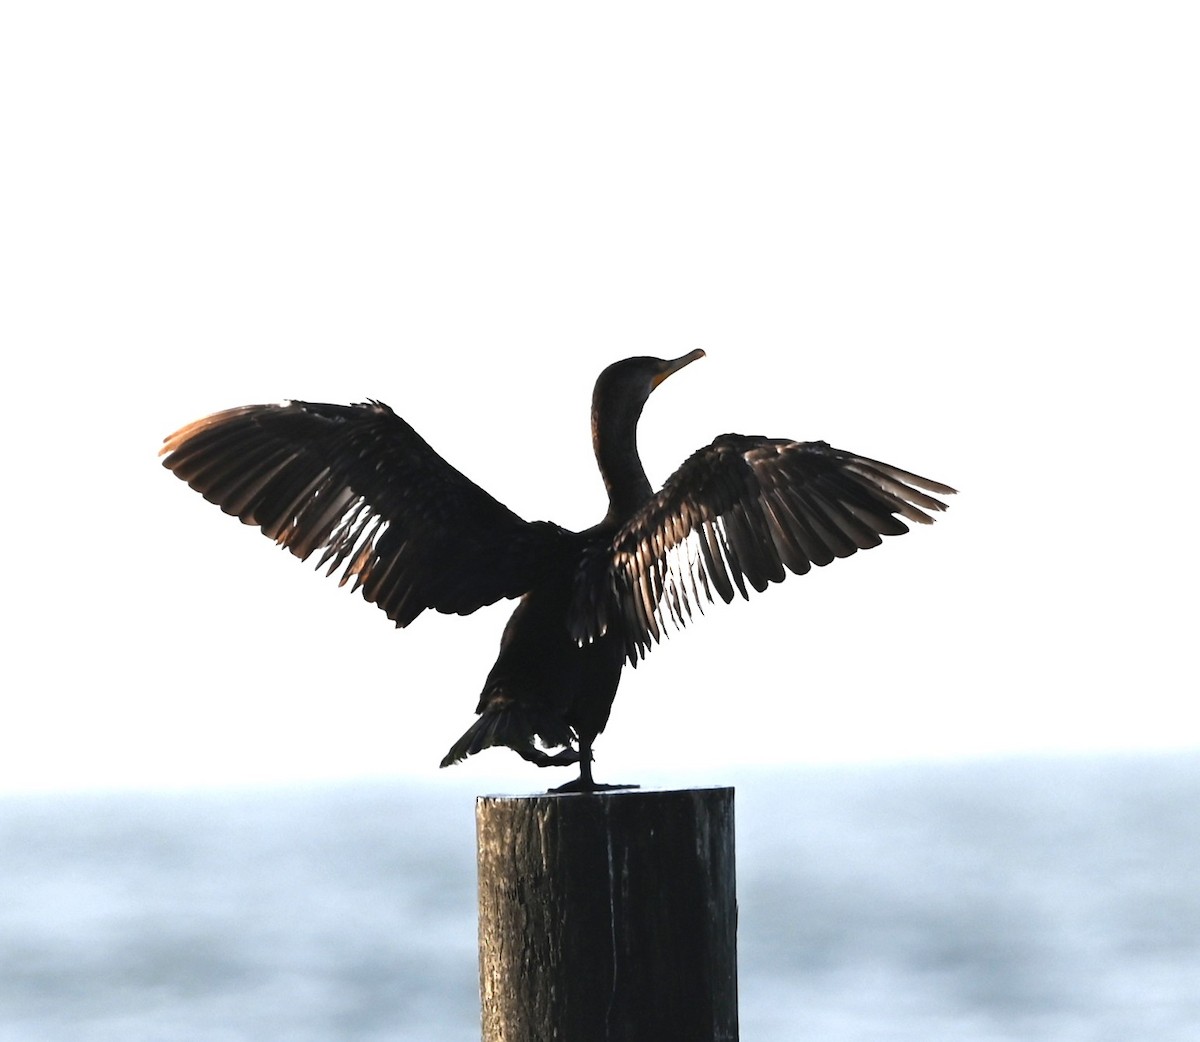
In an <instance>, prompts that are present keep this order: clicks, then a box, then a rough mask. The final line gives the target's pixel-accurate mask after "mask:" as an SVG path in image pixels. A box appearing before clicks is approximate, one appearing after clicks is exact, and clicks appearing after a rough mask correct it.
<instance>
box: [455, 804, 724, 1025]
mask: <svg viewBox="0 0 1200 1042" xmlns="http://www.w3.org/2000/svg"><path fill="white" fill-rule="evenodd" d="M475 818H476V826H477V836H478V842H479V979H480V994H481V997H482V1004H483V1039H484V1042H551V1040H554V1039H558V1040H562V1042H736V1039H737V1037H738V1028H737V941H736V933H737V899H736V894H735V885H734V843H733V789H686V790H681V791H667V792H653V791H649V792H642V791H640V790H620V791H616V792H604V793H592V794H586V795H578V794H572V795H561V796H560V795H545V796H481V797H480V798H479V800H478V802H477V804H476V811H475Z"/></svg>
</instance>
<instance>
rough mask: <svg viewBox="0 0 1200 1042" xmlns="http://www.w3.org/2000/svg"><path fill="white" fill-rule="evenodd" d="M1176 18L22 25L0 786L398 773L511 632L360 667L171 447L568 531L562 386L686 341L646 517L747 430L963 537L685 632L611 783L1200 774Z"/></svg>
mask: <svg viewBox="0 0 1200 1042" xmlns="http://www.w3.org/2000/svg"><path fill="white" fill-rule="evenodd" d="M1195 12H1196V9H1195V7H1194V6H1193V5H1189V4H1178V5H1172V4H1095V3H1089V4H1064V3H1054V2H1045V0H1041V2H1038V3H1027V4H1022V3H1015V4H1014V3H1010V4H1001V5H995V4H993V5H979V4H962V3H953V2H947V3H906V4H895V3H861V4H805V3H789V4H778V5H770V4H739V5H720V6H715V5H705V4H687V5H682V4H681V5H671V4H657V3H653V2H649V3H646V2H642V3H637V4H606V5H601V6H596V5H586V6H585V5H575V4H562V3H541V4H525V3H511V4H491V3H489V4H461V3H452V2H451V3H436V4H407V5H397V4H342V5H312V4H295V3H289V4H272V3H253V2H249V3H247V2H238V3H230V4H226V3H217V4H213V3H209V4H201V5H183V4H160V3H114V4H54V3H47V4H24V5H9V6H8V7H7V8H6V10H5V14H4V15H3V19H2V20H3V25H2V26H0V81H2V82H0V88H2V90H0V96H2V97H3V99H4V101H3V105H4V111H3V117H2V119H3V125H2V130H3V140H4V142H5V153H6V158H5V160H4V163H3V173H2V174H0V177H2V178H3V179H4V182H5V188H4V191H3V193H2V194H0V199H2V202H0V207H2V226H3V230H2V233H0V241H2V245H0V251H2V260H0V263H2V265H3V271H2V272H0V274H2V276H3V286H4V298H5V302H4V305H3V308H2V309H0V312H2V313H0V323H2V324H3V330H2V331H0V332H2V340H3V343H4V344H5V345H6V347H7V349H8V353H7V357H8V361H7V362H6V371H7V373H8V379H7V381H6V385H5V386H6V395H5V397H6V402H5V409H4V413H3V424H4V431H3V436H4V442H5V444H6V446H7V452H6V458H5V467H4V470H5V478H6V480H5V482H4V492H3V495H4V510H3V512H2V518H3V520H2V521H0V524H3V526H4V536H5V542H6V545H7V548H8V561H7V565H6V583H7V597H6V601H7V606H8V612H9V618H8V621H7V622H6V624H5V646H6V651H5V655H4V662H5V673H6V677H5V680H4V694H3V696H2V698H3V725H2V727H0V790H5V791H12V790H27V789H67V788H79V787H95V786H101V787H110V786H135V787H165V786H189V785H213V784H229V783H237V784H243V783H248V782H249V783H253V782H259V781H262V782H276V781H287V780H295V779H315V778H339V777H356V776H363V775H372V776H380V775H395V774H401V773H403V774H413V775H419V776H422V777H429V778H433V777H434V776H436V774H437V766H436V765H437V763H438V760H439V759H440V758H441V756H442V754H443V753H444V751H445V749H446V748H447V747H448V746H449V744H450V743H451V742H452V741H453V740H454V738H456V737H457V736H458V735H459V734H460V733H461V731H462V730H463V729H464V728H465V727H466V726H467V724H469V723H470V721H471V720H472V719H473V716H472V710H473V708H474V703H475V699H476V696H477V693H478V691H479V688H480V686H481V684H482V681H483V678H484V676H485V674H486V672H487V670H488V667H489V666H490V664H491V662H492V659H493V657H494V655H495V651H496V646H497V643H498V641H499V637H500V631H501V628H502V627H503V624H504V621H505V618H506V617H507V612H508V610H509V609H508V606H506V605H500V606H496V607H494V608H492V609H488V610H485V611H482V612H480V613H477V614H476V615H475V616H472V617H470V618H467V619H459V618H453V617H451V618H446V617H442V616H436V615H426V616H423V617H422V618H421V619H420V620H419V621H418V622H417V623H416V624H415V625H414V626H413V627H412V628H410V629H408V630H405V631H396V630H394V629H393V628H392V627H391V625H390V623H388V621H387V619H386V618H385V617H384V616H383V614H382V613H381V612H379V611H378V610H377V609H374V608H372V607H370V606H368V605H366V604H364V603H363V602H361V601H359V600H358V599H357V598H355V597H352V596H351V595H349V594H348V593H346V592H345V591H339V590H338V589H337V588H336V586H335V585H334V583H333V582H332V581H331V580H329V581H327V580H323V579H320V578H318V577H317V576H315V575H313V574H312V573H311V570H310V569H309V568H307V567H305V566H302V565H300V564H299V563H297V562H296V561H295V560H294V559H292V558H291V557H290V555H287V554H285V553H283V552H281V551H278V550H276V549H274V548H273V547H272V546H271V544H270V543H268V542H267V541H266V540H265V539H263V538H262V537H261V536H260V535H258V534H257V533H256V532H254V531H253V530H251V529H248V528H243V527H242V526H241V525H238V524H237V523H236V522H234V521H233V520H232V519H230V518H226V517H224V516H222V515H221V514H220V513H219V512H218V511H217V510H216V509H215V508H213V507H211V506H209V505H207V504H206V503H204V502H203V501H202V500H201V499H200V497H198V496H196V495H195V494H194V493H192V492H190V491H189V490H188V489H187V488H186V487H185V486H184V485H183V484H182V483H180V482H178V481H176V480H175V479H174V478H172V477H171V476H170V475H169V474H168V473H167V472H166V471H164V470H162V469H161V468H160V467H159V465H158V461H157V459H156V457H155V453H156V451H157V449H158V446H159V443H160V440H161V438H162V437H163V436H164V435H165V434H167V433H168V432H170V431H172V430H173V429H175V428H176V427H178V426H180V425H182V424H184V423H186V422H188V421H190V420H193V419H195V418H197V417H199V416H201V415H203V414H205V413H208V412H211V411H214V410H216V409H219V408H223V407H226V406H231V405H238V404H244V403H247V402H258V401H272V400H278V399H281V398H284V397H297V398H309V399H316V400H326V401H356V400H361V399H364V398H367V397H377V398H381V399H383V400H385V401H387V402H389V403H390V404H391V405H392V406H393V407H394V408H396V410H397V411H398V412H400V413H401V414H402V415H403V416H405V417H406V418H407V419H408V420H409V421H410V422H412V423H413V425H414V426H415V427H416V428H417V429H418V430H419V431H421V432H422V433H423V434H424V435H425V436H426V437H427V438H428V439H429V440H430V442H431V443H432V444H433V445H434V447H435V448H437V449H438V450H439V451H441V452H442V453H443V455H445V456H446V457H447V459H449V460H450V461H451V462H452V463H454V464H455V465H457V466H458V467H459V468H460V469H462V470H463V471H465V472H466V473H467V474H468V476H470V477H472V478H473V479H474V480H476V481H478V482H479V483H480V484H482V485H483V486H484V487H485V488H487V489H488V490H489V491H491V492H492V493H493V494H495V495H496V496H498V498H500V499H501V500H502V501H504V502H506V503H507V504H508V505H509V506H511V507H512V508H513V509H515V510H517V511H518V512H519V513H520V514H522V515H523V516H525V517H528V518H531V519H533V518H549V519H552V520H555V521H558V522H560V523H562V524H565V525H568V526H571V527H583V526H586V525H588V524H590V523H592V522H594V521H595V520H596V519H597V518H598V517H599V515H600V513H601V512H602V510H603V502H604V501H603V490H602V487H601V485H600V482H599V479H598V477H597V474H596V472H595V468H594V464H593V462H592V459H591V455H590V452H591V450H590V445H589V440H588V415H587V410H588V402H589V399H590V394H591V385H592V382H593V380H594V378H595V376H596V374H597V372H598V371H599V370H600V369H601V368H602V367H603V366H604V365H606V364H607V363H609V362H611V361H614V360H615V359H617V358H621V357H625V356H628V355H633V354H658V355H664V356H675V355H679V354H682V353H684V352H685V351H689V350H691V349H692V348H695V347H703V348H704V349H705V350H706V351H707V352H708V358H707V359H706V360H705V361H703V362H701V363H699V364H697V365H694V366H692V367H690V368H688V369H687V370H686V371H684V372H683V373H681V374H680V375H679V376H677V377H675V378H674V379H672V380H671V381H669V382H668V383H667V384H665V385H664V386H663V387H662V389H660V390H659V391H658V392H657V393H656V394H655V396H654V397H653V398H652V400H651V402H650V405H649V406H648V408H647V411H646V414H645V416H644V420H643V424H642V435H641V443H642V450H643V455H644V457H645V459H646V462H647V469H648V470H649V472H650V474H651V478H652V479H653V480H662V479H663V478H665V477H666V476H667V474H668V473H669V472H670V471H671V470H672V469H673V468H674V467H675V466H676V465H677V464H678V463H679V462H680V461H682V459H683V458H684V457H685V456H686V455H687V454H688V453H689V452H690V451H691V450H693V449H695V448H697V447H699V446H700V445H702V444H704V443H706V442H707V441H709V440H710V439H711V438H712V437H713V436H715V435H717V434H719V433H722V432H724V431H727V430H734V431H740V432H743V433H761V434H768V435H773V436H789V437H795V438H804V439H808V438H824V439H827V440H829V441H831V442H833V443H834V444H836V445H838V446H840V447H843V448H846V449H851V450H854V451H858V452H861V453H863V454H865V455H871V456H876V457H879V458H882V459H885V460H888V461H890V462H894V463H896V464H898V465H900V466H903V467H907V468H910V469H913V470H916V471H918V472H921V473H925V474H928V475H929V476H931V477H933V478H936V479H939V480H942V481H946V482H949V483H950V484H953V485H956V486H957V487H959V488H960V489H961V492H962V494H961V495H960V496H959V497H957V499H956V500H955V501H954V502H953V505H952V509H951V510H950V512H949V513H948V514H947V515H945V517H944V518H943V519H942V520H941V521H940V522H939V524H937V525H936V526H934V527H933V528H932V529H928V530H926V529H922V530H920V531H918V532H916V533H914V534H913V535H911V536H906V537H904V538H903V539H900V540H894V541H890V542H888V543H887V544H886V545H885V546H884V547H882V548H880V549H878V550H873V551H871V552H869V553H867V554H862V555H859V556H858V557H856V558H854V559H852V560H849V561H844V562H837V563H835V564H834V565H833V566H831V567H830V568H828V569H827V570H825V571H823V572H821V573H819V574H816V575H811V576H808V577H805V578H792V579H790V580H789V581H788V582H787V583H785V584H784V585H783V586H781V587H773V588H772V589H771V590H770V591H769V592H768V593H766V594H765V595H763V596H760V597H758V598H757V599H756V600H755V601H754V602H752V603H749V604H746V603H737V604H735V605H734V606H732V607H730V608H725V609H721V610H717V611H714V612H713V613H711V614H710V615H709V617H707V618H706V619H704V620H703V621H702V622H701V623H700V624H698V625H696V626H695V627H694V628H693V629H691V630H689V631H688V632H686V633H684V634H682V635H679V636H676V637H673V638H672V639H671V641H670V642H669V644H668V645H667V646H666V647H664V648H661V649H659V650H657V651H656V652H655V653H654V654H653V655H652V656H651V658H650V659H649V660H648V661H647V662H646V663H645V664H644V665H643V667H641V668H639V669H638V670H637V671H636V672H629V673H627V675H626V678H625V681H624V684H623V686H622V689H621V692H620V694H619V695H618V698H617V703H616V708H615V711H614V714H613V719H612V722H611V724H610V727H609V731H608V733H607V734H606V735H605V736H603V737H602V739H601V741H600V744H599V746H598V756H599V760H598V764H597V773H598V775H599V776H600V777H602V778H608V779H615V780H637V779H638V778H639V777H642V778H644V776H645V775H647V774H648V773H649V772H650V768H651V767H655V768H659V769H660V771H659V773H660V774H662V773H663V772H665V776H666V777H669V778H671V779H673V780H675V781H677V782H680V783H690V782H723V781H726V780H728V778H729V777H730V775H729V770H730V769H736V768H737V765H741V764H751V763H762V762H767V763H779V764H783V763H786V764H797V765H799V764H807V763H813V762H827V761H860V760H878V759H905V758H924V757H973V756H981V755H996V754H1007V753H1014V752H1039V751H1062V750H1070V751H1076V750H1077V751H1090V750H1116V749H1131V750H1132V749H1167V748H1181V747H1188V748H1196V747H1198V746H1200V714H1197V712H1196V708H1195V707H1196V703H1197V698H1196V696H1197V694H1198V693H1200V692H1198V685H1197V677H1196V667H1195V653H1194V647H1195V630H1196V620H1195V614H1196V609H1195V590H1196V587H1197V581H1198V580H1200V574H1198V572H1200V569H1198V568H1197V552H1196V537H1195V534H1194V532H1193V530H1192V526H1193V524H1194V521H1195V518H1196V516H1197V510H1196V508H1197V502H1196V499H1197V496H1196V481H1195V460H1194V459H1193V452H1194V449H1195V447H1196V426H1197V424H1196V393H1195V388H1196V376H1195V372H1194V369H1193V365H1194V357H1195V353H1196V347H1197V340H1198V333H1200V328H1198V327H1200V322H1198V311H1197V287H1198V286H1200V260H1198V255H1197V243H1198V242H1200V191H1198V190H1197V186H1198V185H1200V146H1198V140H1200V139H1198V137H1197V126H1200V113H1198V112H1197V108H1198V107H1200V105H1198V103H1200V74H1198V71H1197V70H1198V66H1197V62H1196V53H1197V39H1198V37H1197V31H1196V30H1197V17H1198V16H1197V14H1196V13H1195ZM455 770H456V772H460V774H462V773H467V774H470V775H473V776H474V777H476V778H477V779H478V780H479V787H480V789H481V790H487V789H494V788H496V787H497V785H503V784H508V783H510V782H511V784H512V786H515V787H524V788H529V789H533V788H538V787H541V786H543V785H545V784H550V783H557V782H559V781H562V780H566V778H567V777H568V776H569V773H568V772H562V771H558V772H545V773H539V772H537V771H535V770H534V769H533V768H531V767H529V766H527V765H525V764H523V763H521V762H520V761H519V760H517V759H516V757H515V756H511V755H510V754H507V753H503V752H492V753H487V754H484V755H483V756H481V757H477V758H475V759H474V760H472V761H471V762H470V763H469V764H468V765H466V766H463V767H458V768H455Z"/></svg>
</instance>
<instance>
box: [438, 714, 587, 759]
mask: <svg viewBox="0 0 1200 1042" xmlns="http://www.w3.org/2000/svg"><path fill="white" fill-rule="evenodd" d="M535 737H537V738H540V739H541V740H542V742H543V743H545V744H546V745H548V746H551V747H557V746H563V747H565V748H563V749H562V751H561V752H557V753H554V754H550V753H547V752H544V751H543V750H541V749H539V748H538V747H537V746H536V745H535V744H534V738H535ZM571 738H572V735H571V729H570V728H569V727H567V725H566V724H563V723H558V722H556V723H547V722H546V721H545V720H535V719H534V718H533V717H532V716H531V715H530V713H529V712H528V711H527V710H525V709H524V708H522V707H521V706H518V705H516V704H515V703H513V702H508V703H505V704H503V705H499V706H495V707H488V708H487V709H485V710H484V711H483V712H482V713H481V714H480V716H479V719H478V720H476V721H475V723H473V724H472V725H471V726H470V727H468V728H467V729H466V731H465V732H463V735H462V737H461V738H459V740H458V741H457V742H455V743H454V744H453V745H452V746H451V747H450V751H449V752H448V753H446V755H445V756H444V757H443V758H442V763H441V766H442V767H449V766H450V765H451V764H455V763H462V761H463V760H465V759H466V758H467V757H468V756H473V755H475V753H478V752H482V751H483V750H484V749H490V748H491V747H492V746H494V745H503V746H507V747H508V748H509V749H512V750H513V751H514V752H515V753H517V754H518V755H519V756H522V757H524V758H525V759H526V760H528V761H530V763H535V764H537V765H538V766H539V767H565V766H567V765H568V764H572V763H578V762H579V753H578V751H577V750H575V749H573V748H571Z"/></svg>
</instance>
